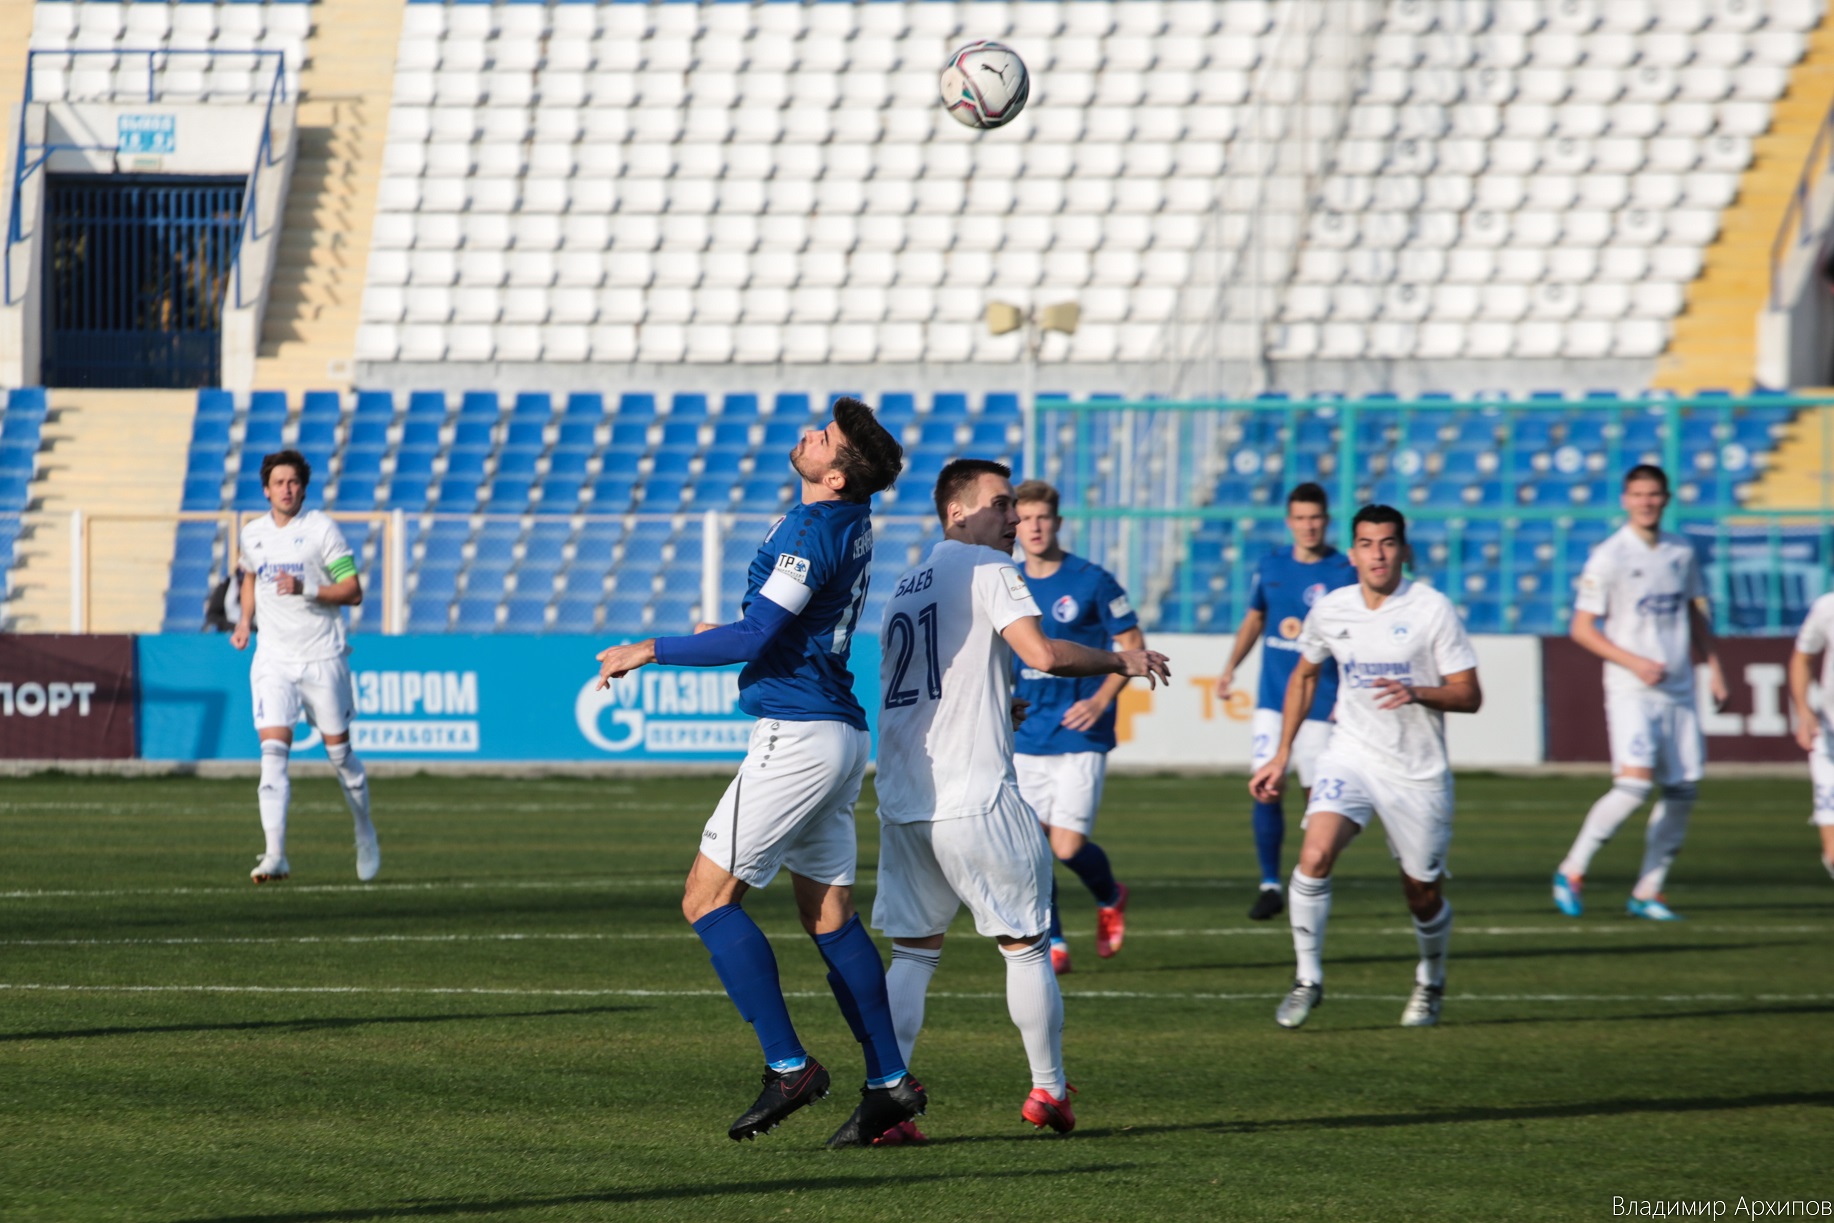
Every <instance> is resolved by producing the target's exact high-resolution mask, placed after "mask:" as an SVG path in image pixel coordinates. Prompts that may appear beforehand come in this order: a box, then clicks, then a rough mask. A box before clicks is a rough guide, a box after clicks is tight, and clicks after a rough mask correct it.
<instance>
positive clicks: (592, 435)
mask: <svg viewBox="0 0 1834 1223" xmlns="http://www.w3.org/2000/svg"><path fill="white" fill-rule="evenodd" d="M554 445H555V448H556V449H559V450H577V451H579V452H581V453H583V454H591V453H592V452H593V451H594V450H596V449H598V445H599V422H598V421H596V420H563V421H561V423H560V433H559V436H558V437H556V439H555V442H554Z"/></svg>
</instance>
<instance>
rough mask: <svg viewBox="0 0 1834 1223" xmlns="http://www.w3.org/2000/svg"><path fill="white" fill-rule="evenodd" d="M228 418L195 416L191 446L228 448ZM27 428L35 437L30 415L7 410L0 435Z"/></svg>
mask: <svg viewBox="0 0 1834 1223" xmlns="http://www.w3.org/2000/svg"><path fill="white" fill-rule="evenodd" d="M230 419H231V418H230V417H228V416H198V417H196V418H195V419H193V420H192V422H191V444H192V445H193V446H214V447H216V448H217V450H218V452H219V453H221V452H222V451H224V450H227V449H228V448H229V425H230ZM15 422H17V423H16V424H15ZM28 430H29V431H30V435H31V436H32V437H33V438H37V436H38V430H37V428H35V427H33V425H32V420H31V418H30V417H26V416H19V417H15V416H14V415H13V414H12V413H11V412H9V413H7V416H6V424H5V426H4V427H0V437H9V438H11V437H20V436H24V435H26V433H27V431H28Z"/></svg>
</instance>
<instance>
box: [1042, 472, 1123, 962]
mask: <svg viewBox="0 0 1834 1223" xmlns="http://www.w3.org/2000/svg"><path fill="white" fill-rule="evenodd" d="M1014 497H1015V499H1016V500H1017V502H1018V508H1019V546H1020V547H1021V548H1023V549H1024V550H1025V581H1026V584H1027V585H1028V586H1030V587H1031V591H1032V597H1033V598H1034V599H1036V600H1037V602H1038V606H1039V608H1040V609H1042V610H1043V612H1044V617H1043V620H1042V622H1041V623H1042V625H1043V628H1044V633H1045V636H1047V637H1054V638H1057V639H1059V640H1063V641H1074V642H1076V643H1077V644H1078V645H1085V646H1088V647H1090V648H1091V649H1096V650H1106V649H1109V648H1111V647H1112V648H1114V649H1120V650H1143V649H1145V648H1146V637H1145V635H1144V634H1143V633H1141V632H1140V621H1139V618H1138V617H1136V616H1135V615H1134V609H1133V607H1132V605H1131V604H1129V603H1128V601H1127V592H1126V591H1124V590H1122V589H1121V585H1120V583H1119V582H1116V581H1115V580H1114V577H1113V575H1112V574H1110V573H1109V572H1108V571H1107V570H1106V569H1103V568H1102V567H1101V566H1100V565H1097V564H1093V563H1092V562H1090V561H1086V560H1084V559H1083V558H1082V557H1080V556H1072V555H1070V554H1069V553H1068V552H1065V551H1064V550H1063V546H1062V545H1061V544H1060V543H1059V542H1058V539H1057V533H1058V531H1059V530H1061V529H1062V527H1063V517H1062V515H1060V514H1059V513H1058V512H1057V509H1058V495H1057V490H1056V489H1055V488H1052V487H1051V486H1050V485H1049V484H1046V483H1045V482H1044V481H1043V480H1027V481H1026V482H1025V483H1023V484H1021V485H1020V486H1019V488H1018V490H1017V492H1016V493H1015V494H1014ZM1013 665H1014V667H1015V670H1016V674H1015V676H1014V678H1015V679H1016V680H1017V683H1016V684H1015V685H1014V687H1013V696H1014V697H1016V698H1017V699H1020V700H1024V701H1027V702H1029V703H1030V704H1029V707H1028V708H1027V709H1026V711H1025V721H1024V723H1022V724H1021V725H1020V727H1019V729H1018V731H1017V732H1016V733H1015V735H1014V737H1013V751H1014V756H1013V765H1014V767H1015V769H1016V770H1017V772H1018V777H1019V792H1020V793H1021V794H1022V795H1024V797H1025V801H1026V802H1028V803H1030V804H1031V806H1032V810H1033V811H1036V812H1037V813H1038V819H1039V822H1040V823H1042V824H1043V825H1044V830H1045V833H1046V834H1047V835H1048V836H1049V837H1050V841H1051V852H1052V853H1054V854H1056V855H1057V860H1058V861H1059V862H1061V863H1063V864H1064V865H1065V866H1067V867H1069V868H1070V869H1071V870H1073V871H1075V872H1076V876H1077V878H1079V879H1081V880H1082V881H1083V886H1084V887H1086V888H1088V889H1089V893H1090V895H1092V896H1094V897H1095V903H1096V911H1095V954H1097V955H1099V956H1101V957H1102V958H1103V959H1107V958H1108V957H1109V956H1111V955H1113V954H1114V953H1115V952H1117V951H1119V950H1120V949H1121V941H1122V939H1124V938H1125V937H1126V935H1127V886H1126V885H1125V884H1122V883H1117V882H1116V881H1115V877H1114V870H1113V868H1112V867H1111V866H1110V865H1109V863H1108V855H1107V854H1106V853H1104V852H1103V851H1102V847H1101V846H1100V845H1097V844H1096V843H1095V842H1094V841H1091V840H1090V839H1089V833H1090V832H1091V831H1092V830H1093V829H1094V827H1095V813H1096V809H1097V808H1099V807H1100V806H1101V805H1102V780H1103V778H1104V776H1105V775H1106V773H1107V768H1108V753H1109V752H1111V751H1113V750H1114V722H1115V708H1114V702H1115V698H1116V697H1118V696H1119V695H1120V692H1121V689H1122V688H1124V687H1126V685H1127V677H1126V676H1124V675H1093V676H1085V677H1082V678H1080V679H1077V678H1061V677H1058V676H1055V675H1047V674H1045V673H1044V672H1042V671H1037V670H1034V669H1032V668H1030V667H1027V666H1025V665H1024V664H1023V663H1022V662H1020V661H1019V660H1018V659H1014V664H1013ZM1051 967H1052V968H1053V969H1055V970H1056V971H1057V972H1058V973H1059V974H1062V973H1066V972H1069V971H1070V945H1069V943H1068V942H1066V941H1065V939H1064V936H1063V919H1062V918H1061V917H1060V916H1059V915H1058V910H1057V885H1056V882H1055V880H1053V881H1052V884H1051Z"/></svg>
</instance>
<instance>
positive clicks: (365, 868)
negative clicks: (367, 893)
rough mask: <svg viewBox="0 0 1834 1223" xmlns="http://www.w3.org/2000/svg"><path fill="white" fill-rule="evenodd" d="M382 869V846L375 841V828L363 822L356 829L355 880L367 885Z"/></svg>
mask: <svg viewBox="0 0 1834 1223" xmlns="http://www.w3.org/2000/svg"><path fill="white" fill-rule="evenodd" d="M381 869H382V846H381V845H380V844H379V843H378V842H377V841H376V826H375V825H374V824H371V823H368V822H367V821H365V823H364V826H363V827H361V828H358V829H357V879H358V880H359V881H361V882H363V883H368V882H369V881H370V880H371V879H374V878H375V877H376V872H378V871H380V870H381Z"/></svg>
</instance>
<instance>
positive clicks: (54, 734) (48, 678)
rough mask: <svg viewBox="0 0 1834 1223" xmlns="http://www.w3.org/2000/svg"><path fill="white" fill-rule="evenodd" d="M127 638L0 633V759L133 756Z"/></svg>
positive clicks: (131, 674) (130, 665)
mask: <svg viewBox="0 0 1834 1223" xmlns="http://www.w3.org/2000/svg"><path fill="white" fill-rule="evenodd" d="M134 700H135V695H134V639H133V638H132V637H126V636H122V637H90V636H83V637H77V636H60V635H55V634H37V633H31V634H23V635H12V634H7V635H4V636H0V759H4V760H100V759H109V760H125V759H128V758H130V757H132V756H133V754H134Z"/></svg>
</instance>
